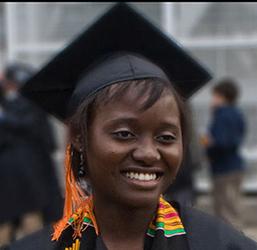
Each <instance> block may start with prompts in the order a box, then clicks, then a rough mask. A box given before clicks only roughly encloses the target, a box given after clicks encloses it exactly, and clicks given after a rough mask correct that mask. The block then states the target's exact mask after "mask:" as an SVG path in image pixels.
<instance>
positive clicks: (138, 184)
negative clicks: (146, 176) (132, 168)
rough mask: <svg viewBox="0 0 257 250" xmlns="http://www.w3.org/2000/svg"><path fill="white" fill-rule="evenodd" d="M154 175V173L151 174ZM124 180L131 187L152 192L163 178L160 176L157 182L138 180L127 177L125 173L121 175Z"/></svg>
mask: <svg viewBox="0 0 257 250" xmlns="http://www.w3.org/2000/svg"><path fill="white" fill-rule="evenodd" d="M151 173H153V172H151ZM121 176H122V178H123V179H124V180H125V181H126V182H127V183H128V184H129V185H131V186H133V187H135V188H137V189H141V190H152V189H155V188H156V187H157V186H158V184H159V182H160V179H161V178H162V176H158V177H157V179H155V180H138V179H131V178H129V177H127V176H126V175H125V174H124V173H121Z"/></svg>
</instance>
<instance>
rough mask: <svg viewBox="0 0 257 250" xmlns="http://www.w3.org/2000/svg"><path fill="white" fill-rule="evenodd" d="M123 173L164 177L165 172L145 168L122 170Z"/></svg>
mask: <svg viewBox="0 0 257 250" xmlns="http://www.w3.org/2000/svg"><path fill="white" fill-rule="evenodd" d="M120 172H121V173H123V174H124V173H130V172H133V173H142V174H157V175H163V173H164V171H163V170H162V169H159V168H152V167H149V168H147V167H145V168H126V169H122V170H121V171H120Z"/></svg>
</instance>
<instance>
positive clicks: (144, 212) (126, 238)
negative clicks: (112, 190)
mask: <svg viewBox="0 0 257 250" xmlns="http://www.w3.org/2000/svg"><path fill="white" fill-rule="evenodd" d="M93 200H94V212H95V216H96V220H97V224H98V227H99V231H100V234H101V236H102V238H103V240H104V242H105V244H106V245H107V247H108V249H122V246H121V245H124V246H128V245H129V246H130V249H143V245H144V239H145V234H146V231H147V228H148V226H149V224H150V222H151V220H152V219H153V217H154V215H155V211H156V209H157V204H153V205H152V206H148V207H142V208H133V207H126V206H122V205H119V204H114V202H110V201H107V200H103V199H97V197H95V196H93ZM131 244H133V245H134V247H133V246H132V245H131ZM124 249H125V248H124Z"/></svg>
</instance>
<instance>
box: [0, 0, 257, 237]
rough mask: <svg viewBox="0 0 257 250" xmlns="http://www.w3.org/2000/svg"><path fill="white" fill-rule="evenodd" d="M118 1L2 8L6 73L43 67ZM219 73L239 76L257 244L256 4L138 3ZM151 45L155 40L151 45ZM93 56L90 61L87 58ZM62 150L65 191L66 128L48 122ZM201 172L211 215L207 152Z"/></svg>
mask: <svg viewBox="0 0 257 250" xmlns="http://www.w3.org/2000/svg"><path fill="white" fill-rule="evenodd" d="M113 4H114V3H111V2H110V3H5V2H1V3H0V72H1V71H2V70H3V69H4V67H5V65H6V64H7V63H9V62H14V61H15V62H22V63H28V64H30V65H32V66H33V67H34V68H35V69H40V67H42V66H43V65H44V64H45V63H47V62H48V60H50V59H51V57H52V56H54V55H55V54H56V53H57V52H58V51H60V50H61V49H62V48H63V47H64V46H65V45H66V44H67V43H69V42H70V41H71V40H72V39H73V38H74V36H75V35H77V34H79V33H80V32H81V30H83V29H85V28H86V27H87V26H89V25H90V24H91V23H93V22H94V21H95V20H96V19H97V18H98V17H99V16H100V15H101V14H103V13H104V12H105V11H106V10H107V9H108V8H110V7H111V6H112V5H113ZM131 5H132V6H134V7H135V8H136V9H137V10H138V11H139V12H141V13H143V14H144V15H145V16H146V17H147V18H148V19H149V20H151V21H152V22H153V23H154V24H155V25H156V26H158V27H159V28H160V29H162V30H163V31H164V32H165V33H166V34H167V35H168V36H172V37H174V38H175V39H176V40H177V41H178V42H179V43H180V44H181V45H183V46H185V47H186V48H187V50H188V51H189V52H190V53H191V54H192V55H193V56H195V57H196V58H198V59H199V60H200V61H201V62H202V63H203V64H205V65H206V66H207V68H209V69H210V71H211V72H212V73H213V75H214V81H215V80H216V79H220V78H222V77H224V76H229V77H233V78H234V79H235V80H236V81H237V82H238V83H239V85H240V89H241V97H240V100H239V106H240V108H241V109H242V110H243V113H244V114H245V117H246V120H247V128H248V129H247V136H246V139H245V141H244V144H243V146H242V148H241V151H242V155H243V156H244V158H245V160H246V175H245V178H244V181H243V186H242V192H243V194H244V197H243V207H244V210H246V211H247V212H244V231H245V232H246V234H248V235H249V236H250V237H253V238H255V239H256V240H257V200H256V198H257V133H256V131H257V98H256V95H257V86H256V80H257V25H256V24H257V3H204V2H202V3H168V2H165V3H153V2H152V3H131ZM149 42H150V41H149ZM85 56H86V55H85ZM211 87H212V84H208V85H207V86H206V87H204V88H203V89H202V90H201V91H199V92H198V93H197V94H196V95H195V96H194V98H193V99H192V102H191V103H192V108H193V109H192V112H193V116H192V117H193V122H194V127H195V130H196V132H197V133H198V134H201V133H204V132H205V131H206V128H207V126H208V123H209V121H210V112H209V101H210V89H211ZM49 119H50V122H51V124H52V125H53V127H54V136H55V139H56V141H57V145H58V146H57V148H56V150H55V151H54V152H53V153H52V157H53V160H54V162H55V170H56V173H57V176H58V180H59V185H60V187H61V188H63V185H64V181H63V174H64V172H63V159H64V147H65V133H66V129H65V127H64V126H63V125H62V124H61V123H60V122H59V121H58V120H56V119H55V118H54V117H49ZM201 155H202V156H201V157H202V158H201V167H200V168H199V169H197V171H196V172H195V173H194V180H193V181H194V187H195V190H196V191H197V201H196V206H198V207H199V208H200V209H203V210H205V211H207V212H209V213H212V206H211V197H210V195H209V194H210V191H211V190H212V184H211V180H210V173H209V172H210V171H209V168H208V162H207V161H206V157H205V156H204V153H202V154H201Z"/></svg>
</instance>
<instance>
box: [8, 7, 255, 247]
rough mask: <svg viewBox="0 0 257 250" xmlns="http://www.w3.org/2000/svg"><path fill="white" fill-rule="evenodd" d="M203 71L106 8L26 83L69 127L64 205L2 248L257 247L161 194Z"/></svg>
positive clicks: (139, 20)
mask: <svg viewBox="0 0 257 250" xmlns="http://www.w3.org/2000/svg"><path fill="white" fill-rule="evenodd" d="M210 78H211V76H210V74H209V73H208V71H207V70H206V69H205V68H204V67H203V66H201V65H200V64H199V63H198V62H196V61H195V60H194V59H193V58H192V57H191V56H190V55H189V54H188V53H187V52H186V51H185V50H184V49H182V48H181V47H180V46H179V45H178V44H176V43H175V42H174V41H173V40H171V39H169V38H168V37H166V36H165V35H164V34H163V33H161V32H160V31H159V30H158V29H157V28H155V27H154V26H152V24H151V23H149V22H148V21H147V20H146V19H145V18H144V17H142V16H141V15H140V14H138V13H137V12H136V11H135V10H133V9H132V8H131V7H130V6H128V5H127V4H117V5H115V6H114V7H113V8H111V9H110V10H109V11H108V12H107V13H106V14H105V15H103V16H102V17H101V18H100V19H99V20H97V21H96V22H95V23H94V24H93V25H92V26H91V27H89V29H87V30H86V31H85V32H83V33H82V34H81V35H80V36H79V37H78V38H77V39H75V40H74V41H73V42H72V43H71V44H70V45H69V46H68V47H66V48H65V49H64V50H63V51H62V52H60V53H59V54H58V55H57V56H56V57H55V58H54V59H53V60H51V61H50V62H49V63H48V64H47V65H46V66H45V67H44V68H43V69H41V70H40V71H39V72H38V73H37V74H35V76H34V77H32V78H31V79H30V80H29V81H28V82H27V83H26V85H25V86H24V87H23V90H22V93H23V94H24V95H25V96H27V97H28V98H30V99H31V100H33V101H34V102H36V103H38V104H39V105H41V107H43V108H44V109H45V110H47V111H48V112H50V113H52V114H53V115H55V116H56V117H58V118H59V119H61V120H62V121H64V122H65V123H66V124H67V126H68V128H69V131H70V136H69V138H68V145H67V150H66V161H65V168H66V196H65V206H64V213H63V218H62V219H61V220H60V221H59V222H58V223H57V224H55V225H54V228H52V227H51V226H49V227H45V228H44V230H42V231H40V232H38V233H36V234H34V235H31V236H30V237H27V238H26V239H23V240H21V241H19V242H16V243H14V244H13V245H11V246H9V247H7V248H6V249H10V250H16V249H26V250H30V249H31V250H32V249H38V250H41V249H42V250H43V249H47V250H51V249H55V250H70V249H72V250H107V249H108V250H113V249H119V250H124V249H126V250H128V249H130V250H142V249H145V250H149V249H151V250H157V249H158V250H168V249H170V250H171V249H172V250H176V249H177V250H178V249H179V250H188V249H190V250H217V249H219V250H225V249H226V250H228V249H230V250H232V249H233V250H236V249H237V250H239V249H241V250H242V249H245V250H254V249H257V245H256V243H255V242H254V241H252V240H250V239H249V238H247V237H246V236H244V235H243V234H242V233H241V232H238V231H236V230H235V229H234V228H233V227H232V226H230V225H227V224H225V223H224V222H222V221H220V220H218V219H217V218H213V217H211V216H210V215H207V214H205V213H202V212H199V211H197V210H195V209H193V208H188V207H184V206H182V205H180V204H179V203H177V202H170V203H168V202H167V201H165V199H164V198H163V196H162V193H164V192H165V189H166V188H167V187H168V186H169V185H170V183H171V180H173V179H174V178H175V176H176V173H177V171H178V169H179V166H180V164H181V162H182V159H183V151H184V150H183V149H184V148H185V146H186V143H187V139H186V137H185V130H186V127H185V112H184V108H183V99H188V98H189V97H190V96H191V95H192V94H193V93H194V92H196V91H197V90H198V89H199V88H200V87H201V86H203V85H204V84H205V83H207V82H208V81H209V80H210ZM83 181H88V182H89V183H90V187H91V188H92V193H91V194H90V195H86V194H85V192H84V190H83V188H81V185H80V183H81V182H83ZM51 239H52V240H51Z"/></svg>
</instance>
